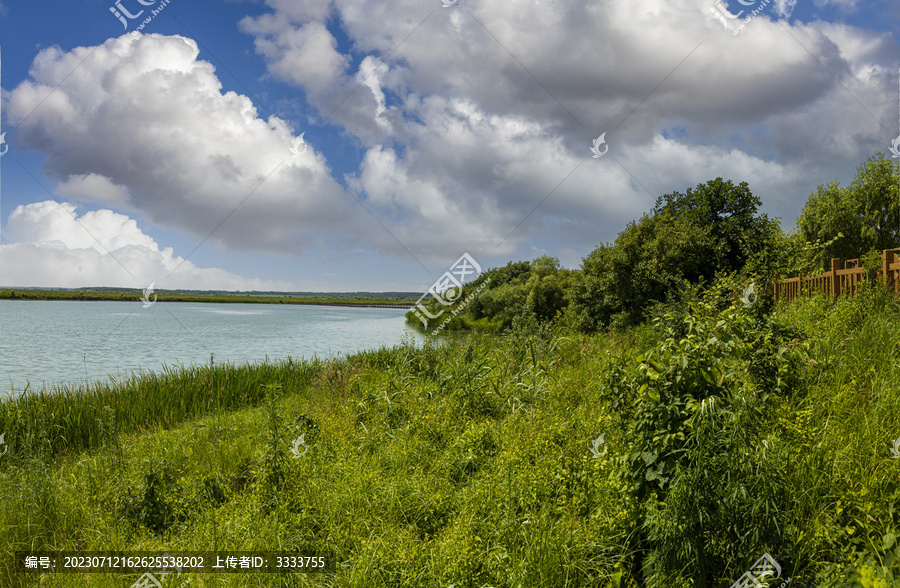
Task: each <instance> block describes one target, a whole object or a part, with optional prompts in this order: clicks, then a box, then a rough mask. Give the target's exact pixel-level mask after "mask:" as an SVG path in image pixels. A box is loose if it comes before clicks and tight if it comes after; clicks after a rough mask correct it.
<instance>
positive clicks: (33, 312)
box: [0, 300, 422, 395]
mask: <svg viewBox="0 0 900 588" xmlns="http://www.w3.org/2000/svg"><path fill="white" fill-rule="evenodd" d="M403 314H404V313H403V311H402V310H393V309H387V308H385V309H382V308H343V307H334V306H302V305H280V304H279V305H273V304H208V303H203V304H198V303H187V302H159V303H156V304H154V305H153V306H151V307H150V308H143V306H142V304H141V303H139V302H112V301H111V302H83V301H21V300H0V395H8V394H9V393H10V391H11V390H15V391H21V390H23V389H24V388H25V385H26V383H27V382H29V381H30V383H31V387H32V388H33V389H34V388H37V389H40V387H41V385H42V384H44V385H49V384H57V383H66V384H75V383H83V382H84V381H85V379H88V380H108V378H109V375H112V376H114V377H116V378H118V377H119V376H125V375H128V374H129V373H130V372H131V371H132V370H134V371H136V370H140V369H143V370H145V371H150V370H158V369H160V367H161V366H162V365H164V364H165V365H169V366H176V365H179V364H181V365H185V366H187V365H191V364H195V365H199V364H206V363H209V354H210V353H215V361H216V363H224V362H229V363H231V362H233V363H242V362H256V361H262V360H265V359H266V358H267V357H268V358H269V359H270V360H277V359H283V358H286V357H288V356H290V357H294V358H300V357H312V356H313V355H316V356H318V357H329V356H333V355H335V354H337V353H338V352H341V353H344V354H346V353H348V352H353V351H358V350H361V349H374V348H378V347H380V346H382V345H387V346H393V345H397V344H399V343H400V340H401V337H402V335H403V333H404V331H405V330H406V329H405V324H406V323H405V318H404V316H403ZM414 336H415V338H416V340H417V341H419V342H421V340H422V336H421V335H418V334H415V335H414Z"/></svg>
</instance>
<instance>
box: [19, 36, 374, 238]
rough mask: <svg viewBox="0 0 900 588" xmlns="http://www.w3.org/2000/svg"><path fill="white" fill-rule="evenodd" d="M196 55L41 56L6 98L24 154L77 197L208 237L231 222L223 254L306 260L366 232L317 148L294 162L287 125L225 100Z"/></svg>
mask: <svg viewBox="0 0 900 588" xmlns="http://www.w3.org/2000/svg"><path fill="white" fill-rule="evenodd" d="M197 56H198V48H197V44H196V43H195V42H194V41H193V40H190V39H186V38H184V37H177V36H175V37H166V36H161V35H155V34H154V35H141V34H140V33H137V32H134V33H130V34H127V35H124V36H122V37H119V38H118V39H110V40H109V41H107V42H106V43H104V44H103V45H100V46H98V47H93V48H88V47H79V48H76V49H73V50H72V51H70V52H63V51H61V50H59V49H55V48H53V49H46V50H44V51H42V52H41V53H40V54H39V55H38V56H37V58H35V60H34V63H33V65H32V68H31V71H30V74H31V79H29V80H27V81H25V82H23V83H21V84H20V85H19V86H18V87H16V88H15V89H14V90H13V91H12V92H11V93H10V95H9V99H8V117H9V120H10V122H12V123H13V124H14V125H16V126H17V127H18V128H17V138H18V140H19V145H20V147H21V148H24V149H37V150H40V151H43V152H44V153H46V157H47V160H46V173H47V174H48V175H50V176H51V177H54V178H57V179H58V180H59V181H60V184H61V185H60V190H61V192H62V193H63V194H66V195H70V196H71V197H73V198H77V199H80V200H85V201H93V202H98V203H102V204H106V205H113V204H116V205H124V204H126V203H127V204H128V205H129V206H131V207H133V208H134V209H136V210H140V211H141V212H142V213H143V214H144V215H145V216H146V217H147V218H149V219H150V220H151V221H152V222H154V223H155V224H157V225H159V226H163V227H166V228H170V229H180V230H182V231H186V232H188V233H190V234H192V235H194V236H198V237H201V238H203V237H206V236H207V235H209V234H210V232H211V231H213V229H214V228H215V227H216V226H217V225H218V224H219V223H220V222H222V221H223V219H226V218H227V219H228V220H227V221H226V222H225V223H224V224H222V225H221V226H220V227H219V228H218V229H217V230H216V231H215V232H214V233H213V234H212V235H211V236H210V242H211V243H213V244H215V245H218V246H219V247H220V248H222V249H231V250H234V249H240V250H247V251H265V252H275V253H284V252H285V251H289V252H292V253H295V254H299V253H301V252H302V251H303V250H304V249H305V248H306V247H308V246H309V245H310V244H311V243H312V239H313V235H314V234H315V233H316V232H317V231H326V232H327V231H334V232H335V233H342V232H343V233H347V234H353V233H359V232H363V233H364V231H363V230H362V229H361V228H360V227H359V226H354V222H355V221H359V220H360V219H361V217H360V216H359V214H358V211H356V210H354V208H353V207H352V206H351V203H352V202H353V200H352V198H350V197H348V195H347V194H346V193H345V192H344V190H343V189H342V188H341V187H340V186H339V185H338V183H337V182H336V181H335V179H334V178H333V177H332V176H331V174H330V172H329V170H328V167H327V165H326V163H325V161H324V158H323V157H322V155H321V154H320V153H318V152H317V151H316V150H315V148H314V146H313V147H312V148H310V149H308V151H307V153H306V154H304V157H299V158H294V157H292V156H291V153H290V151H289V148H290V146H291V141H292V131H291V129H290V128H289V127H288V126H287V124H286V123H285V121H283V120H281V119H279V118H277V117H274V116H273V117H270V118H269V119H268V120H263V119H261V118H260V117H259V116H258V115H257V112H256V108H255V107H254V106H253V104H252V103H251V101H250V100H249V99H248V98H246V97H245V96H241V95H238V94H236V93H234V92H224V93H223V92H222V89H221V84H220V82H219V80H218V79H217V78H216V76H215V73H214V69H213V67H212V66H211V65H210V64H209V63H207V62H205V61H202V60H198V59H197ZM70 74H71V75H70ZM67 76H68V77H67ZM54 88H56V90H55V91H54ZM45 98H46V100H45ZM41 101H44V102H43V104H41V106H40V108H36V107H37V106H38V104H40V103H41ZM29 113H30V114H29ZM364 228H366V227H363V229H364Z"/></svg>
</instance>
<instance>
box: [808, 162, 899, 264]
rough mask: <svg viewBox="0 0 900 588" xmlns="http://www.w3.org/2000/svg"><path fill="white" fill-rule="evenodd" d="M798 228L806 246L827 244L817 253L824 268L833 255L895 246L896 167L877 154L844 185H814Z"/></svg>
mask: <svg viewBox="0 0 900 588" xmlns="http://www.w3.org/2000/svg"><path fill="white" fill-rule="evenodd" d="M797 228H798V229H799V231H800V234H801V235H802V238H803V239H804V240H805V241H807V242H814V241H823V242H827V241H832V242H831V243H829V244H827V245H826V246H825V247H823V249H822V254H823V255H822V267H823V269H827V267H826V266H827V264H828V262H829V260H830V259H832V258H834V257H839V258H841V259H853V258H857V257H861V256H862V255H864V254H865V253H867V252H869V251H872V250H876V251H881V250H883V249H892V248H894V247H898V246H900V165H898V163H896V162H892V161H891V160H890V159H887V158H886V157H885V155H884V154H883V153H877V154H875V155H874V156H872V157H870V158H869V159H867V160H866V162H865V163H863V164H862V165H860V166H859V167H858V168H856V177H855V178H854V179H853V181H852V182H851V183H850V185H849V186H841V185H840V184H839V183H838V182H831V183H829V184H826V185H824V186H821V185H820V186H818V188H817V189H816V191H815V192H814V193H812V194H810V196H809V199H808V200H807V201H806V205H805V206H804V207H803V212H801V213H800V216H799V217H798V218H797Z"/></svg>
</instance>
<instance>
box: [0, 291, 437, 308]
mask: <svg viewBox="0 0 900 588" xmlns="http://www.w3.org/2000/svg"><path fill="white" fill-rule="evenodd" d="M145 296H146V297H147V300H148V302H224V303H252V304H307V305H320V306H351V307H360V308H397V309H408V308H409V307H410V306H412V305H413V304H415V302H416V300H417V299H418V297H419V296H420V294H415V293H407V292H384V293H380V292H343V293H333V294H332V293H327V292H325V293H311V292H301V293H281V292H265V293H256V292H197V291H183V290H157V291H153V292H148V293H147V294H145V293H144V291H143V290H134V289H131V290H128V289H122V290H119V289H89V288H80V289H72V290H46V289H40V288H2V289H0V300H85V301H94V300H117V301H134V302H141V301H142V298H143V297H145Z"/></svg>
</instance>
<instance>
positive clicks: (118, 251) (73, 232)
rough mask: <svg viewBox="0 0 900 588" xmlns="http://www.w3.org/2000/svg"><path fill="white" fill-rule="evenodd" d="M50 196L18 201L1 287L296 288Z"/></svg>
mask: <svg viewBox="0 0 900 588" xmlns="http://www.w3.org/2000/svg"><path fill="white" fill-rule="evenodd" d="M75 211H76V207H75V205H73V204H69V203H62V204H60V203H57V202H54V201H51V200H48V201H44V202H35V203H33V204H28V205H23V206H17V207H16V208H15V209H14V210H13V211H12V212H11V213H10V215H9V218H8V220H7V225H6V230H5V231H4V237H5V241H6V243H5V244H4V245H2V246H0V258H2V259H3V271H2V272H0V281H2V283H3V285H4V286H19V287H61V288H79V287H84V286H117V287H126V288H144V287H146V286H147V285H148V284H150V283H151V282H156V287H157V288H173V289H174V288H184V289H200V290H204V289H215V290H219V289H220V290H283V291H286V290H297V289H298V288H297V287H296V284H291V283H288V282H275V281H264V280H253V279H245V278H242V277H240V276H237V275H235V274H232V273H230V272H227V271H224V270H221V269H217V268H201V267H197V266H196V265H194V264H193V263H191V262H190V261H188V260H185V259H184V258H182V257H178V256H176V255H174V253H173V250H172V249H171V248H165V249H160V247H159V245H158V244H157V243H156V242H155V241H154V240H153V239H152V238H150V237H149V236H148V235H146V234H145V233H144V232H142V231H141V229H140V228H139V227H138V225H137V222H135V221H134V219H131V218H129V217H127V216H125V215H123V214H119V213H116V212H113V211H111V210H95V211H90V212H85V213H84V214H82V215H81V216H78V215H77V214H76V212H75Z"/></svg>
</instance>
